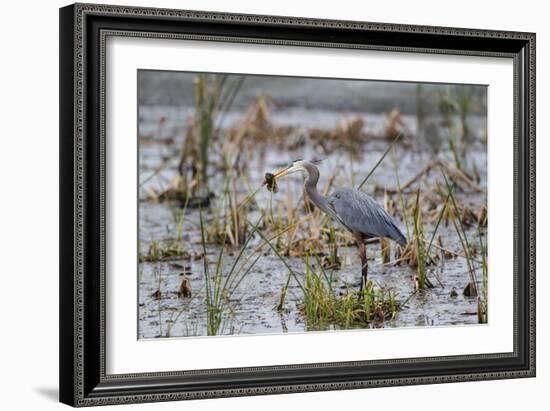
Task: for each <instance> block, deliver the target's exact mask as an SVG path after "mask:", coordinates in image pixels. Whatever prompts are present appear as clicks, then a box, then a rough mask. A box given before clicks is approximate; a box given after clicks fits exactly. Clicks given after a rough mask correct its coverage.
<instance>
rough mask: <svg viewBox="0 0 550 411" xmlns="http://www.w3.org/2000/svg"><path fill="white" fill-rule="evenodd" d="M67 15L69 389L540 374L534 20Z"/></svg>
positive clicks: (232, 391) (248, 387)
mask: <svg viewBox="0 0 550 411" xmlns="http://www.w3.org/2000/svg"><path fill="white" fill-rule="evenodd" d="M60 24H61V25H60V87H61V90H60V96H61V99H60V100H61V106H60V130H61V131H60V150H61V155H60V157H61V175H60V185H61V199H60V202H61V230H60V231H61V258H60V260H61V268H60V399H61V401H62V402H64V403H67V404H70V405H74V406H89V405H101V404H119V403H133V402H148V401H167V400H182V399H196V398H213V397H228V396H242V395H257V394H275V393H290V392H299V391H321V390H337V389H354V388H368V387H380V386H390V385H410V384H431V383H443V382H454V381H475V380H487V379H501V378H520V377H531V376H534V375H535V88H534V85H535V35H534V34H533V33H518V32H503V31H488V30H481V29H479V30H478V29H476V30H474V29H461V28H446V27H425V26H411V25H395V24H384V23H369V22H351V21H333V20H314V19H306V18H293V17H279V16H259V15H239V14H225V13H213V12H198V11H183V10H166V9H147V8H136V7H123V6H106V5H89V4H75V5H71V6H67V7H65V8H62V9H61V10H60Z"/></svg>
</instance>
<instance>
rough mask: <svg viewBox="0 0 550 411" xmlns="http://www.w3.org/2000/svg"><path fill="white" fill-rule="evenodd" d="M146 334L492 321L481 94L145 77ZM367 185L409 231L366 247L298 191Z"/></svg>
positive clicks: (478, 89) (142, 280)
mask: <svg viewBox="0 0 550 411" xmlns="http://www.w3.org/2000/svg"><path fill="white" fill-rule="evenodd" d="M138 87H139V88H140V90H139V96H140V101H139V130H138V131H139V136H138V138H139V188H138V190H139V247H138V253H139V272H138V281H139V303H138V304H139V306H138V315H139V337H140V338H159V337H184V336H204V335H230V334H261V333H284V332H303V331H313V330H315V331H320V330H343V329H352V328H379V327H417V326H452V325H464V324H472V325H473V324H480V323H487V322H488V321H489V313H488V298H489V290H488V284H489V281H488V278H489V273H488V269H487V266H488V256H487V221H488V216H487V120H486V88H485V87H483V86H469V85H433V84H414V83H397V82H396V83H393V82H375V81H357V80H353V81H352V80H328V79H303V78H285V77H269V76H252V75H247V76H243V75H213V74H201V73H168V72H156V71H140V72H139V85H138ZM298 158H303V159H314V158H315V159H322V161H321V162H320V163H318V165H317V166H318V167H319V170H320V171H321V179H320V181H319V184H318V189H319V191H320V192H322V193H323V194H325V195H326V194H328V193H330V192H331V191H333V190H334V189H336V188H343V187H350V188H360V189H361V190H362V191H364V192H366V193H368V194H369V195H370V196H372V197H373V198H374V199H375V200H376V201H377V202H378V203H380V204H381V205H382V206H383V207H384V209H385V211H386V212H387V213H388V214H390V215H391V216H392V217H393V218H394V220H395V221H396V222H397V225H398V226H399V228H400V229H401V231H402V233H403V234H404V235H405V237H406V240H407V241H406V245H404V246H398V245H397V244H396V243H394V242H390V241H389V240H387V239H385V238H371V239H368V240H367V256H368V260H369V277H368V283H367V284H366V286H365V287H364V289H363V290H362V291H359V287H358V285H359V282H360V279H361V261H360V259H359V257H358V256H357V250H356V247H355V245H354V244H355V242H354V238H353V236H352V234H351V233H349V232H348V231H346V230H345V229H343V228H342V227H341V226H339V225H338V224H337V223H336V222H335V221H333V220H332V219H331V218H330V217H329V216H327V215H326V214H325V213H323V212H322V211H321V210H319V209H318V208H317V207H315V205H314V204H313V203H312V202H311V201H310V200H309V199H308V197H307V195H304V192H303V189H302V185H303V184H302V180H303V177H302V176H301V175H300V174H295V175H293V176H292V177H290V176H289V177H285V179H281V180H279V181H276V182H275V183H274V184H276V187H275V186H274V185H272V186H271V187H269V188H271V190H268V189H267V188H266V187H265V186H263V185H262V183H263V182H264V180H265V174H266V173H274V172H275V171H276V170H278V169H280V168H281V167H283V166H285V165H287V164H288V163H290V162H291V161H293V160H295V159H298Z"/></svg>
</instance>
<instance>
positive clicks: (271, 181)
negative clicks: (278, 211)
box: [262, 162, 303, 193]
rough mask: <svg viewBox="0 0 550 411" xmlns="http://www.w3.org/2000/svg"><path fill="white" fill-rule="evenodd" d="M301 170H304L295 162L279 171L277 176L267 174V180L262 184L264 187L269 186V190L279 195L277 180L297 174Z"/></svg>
mask: <svg viewBox="0 0 550 411" xmlns="http://www.w3.org/2000/svg"><path fill="white" fill-rule="evenodd" d="M300 170H303V167H302V166H301V165H299V164H296V162H294V163H292V164H290V165H289V166H287V167H285V168H282V169H281V170H279V171H277V172H276V173H275V174H272V173H265V180H264V182H263V183H262V185H263V186H267V189H268V190H269V191H271V192H272V193H277V192H278V191H279V187H278V186H277V180H278V179H279V178H281V177H284V176H286V175H288V174H292V173H295V172H297V171H300Z"/></svg>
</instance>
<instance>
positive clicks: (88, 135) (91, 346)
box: [59, 4, 535, 406]
mask: <svg viewBox="0 0 550 411" xmlns="http://www.w3.org/2000/svg"><path fill="white" fill-rule="evenodd" d="M108 36H134V37H136V36H137V37H155V38H173V39H178V38H180V39H199V40H204V41H214V40H215V41H226V42H240V43H242V42H249V43H261V44H279V45H289V46H293V45H301V46H310V47H330V48H361V49H370V50H384V51H406V52H421V53H434V54H450V55H453V54H454V55H457V54H462V55H474V56H488V57H508V58H511V59H513V62H514V194H515V198H514V304H515V307H514V351H513V352H512V353H494V354H483V355H481V354H480V355H469V356H452V357H433V358H410V359H406V360H376V361H355V362H345V363H324V364H303V365H278V366H273V367H248V368H232V369H218V370H206V371H204V370H203V371H176V370H175V371H173V372H164V373H143V374H132V375H118V374H117V375H107V374H106V373H105V300H104V292H105V289H104V283H105V281H104V279H105V239H104V235H105V206H104V203H105V189H104V188H105V152H104V147H105V144H104V143H105V130H104V123H105V111H104V92H105V57H106V56H105V40H106V38H107V37H108ZM59 121H60V234H61V243H60V264H61V266H60V401H61V402H64V403H66V404H70V405H73V406H91V405H103V404H120V403H137V402H150V401H168V400H181V399H198V398H214V397H228V396H242V395H259V394H275V393H290V392H301V391H322V390H336V389H353V388H366V387H379V386H391V385H411V384H432V383H446V382H456V381H475V380H487V379H503V378H520V377H533V376H535V34H534V33H523V32H507V31H489V30H475V29H462V28H448V27H428V26H412V25H398V24H384V23H367V22H351V21H335V20H314V19H305V18H294V17H279V16H260V15H244V14H227V13H214V12H200V11H184V10H167V9H149V8H137V7H125V6H107V5H96V4H75V5H71V6H67V7H64V8H61V9H60V119H59Z"/></svg>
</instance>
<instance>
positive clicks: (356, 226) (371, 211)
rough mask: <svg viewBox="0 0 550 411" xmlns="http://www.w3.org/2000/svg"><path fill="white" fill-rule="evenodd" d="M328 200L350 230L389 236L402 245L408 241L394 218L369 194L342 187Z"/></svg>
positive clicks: (373, 235) (369, 234)
mask: <svg viewBox="0 0 550 411" xmlns="http://www.w3.org/2000/svg"><path fill="white" fill-rule="evenodd" d="M328 202H329V204H330V207H331V208H332V209H333V210H334V213H335V214H336V215H337V216H338V219H339V220H340V222H341V223H342V224H343V225H344V226H345V227H347V228H348V229H349V230H350V231H354V232H360V233H363V234H364V235H367V236H370V237H388V238H391V239H392V240H394V241H396V242H397V243H399V244H401V245H404V244H405V243H406V239H405V237H404V236H403V234H402V233H401V231H400V230H399V228H398V227H397V224H396V223H395V221H394V219H393V218H392V217H391V216H390V215H389V214H388V213H387V212H386V211H385V210H384V209H383V208H382V206H381V205H380V204H378V203H377V202H376V201H375V200H374V199H373V198H372V197H371V196H369V195H368V194H366V193H363V192H362V191H358V190H354V189H350V188H341V189H338V190H336V191H334V192H333V193H332V194H331V195H330V196H329V197H328Z"/></svg>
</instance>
